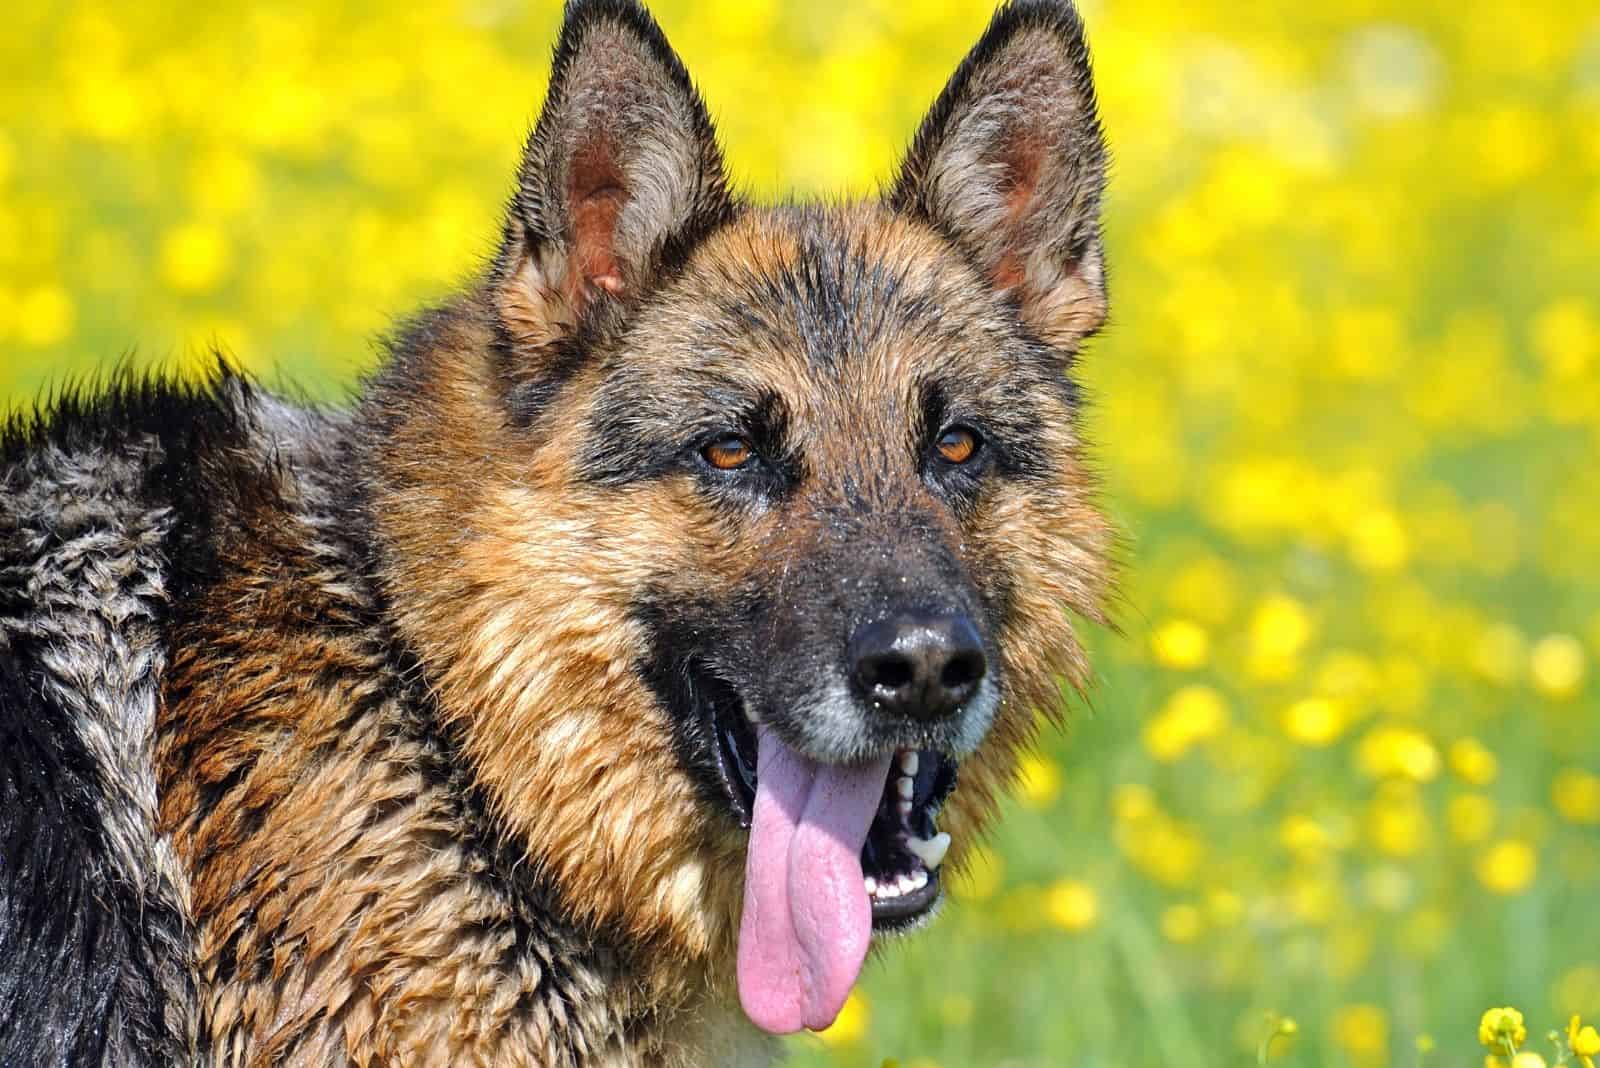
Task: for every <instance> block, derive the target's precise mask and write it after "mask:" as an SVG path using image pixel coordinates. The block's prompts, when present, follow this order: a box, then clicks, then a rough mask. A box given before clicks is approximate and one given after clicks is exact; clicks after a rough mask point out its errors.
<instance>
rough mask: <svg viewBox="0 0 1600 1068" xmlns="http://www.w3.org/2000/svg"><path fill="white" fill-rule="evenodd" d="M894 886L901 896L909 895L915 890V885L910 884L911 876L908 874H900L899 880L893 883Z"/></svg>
mask: <svg viewBox="0 0 1600 1068" xmlns="http://www.w3.org/2000/svg"><path fill="white" fill-rule="evenodd" d="M894 886H895V889H896V890H899V891H900V892H901V893H902V894H909V893H911V891H913V890H915V889H916V885H915V884H914V883H912V881H911V876H910V875H908V874H901V876H900V878H898V879H896V880H895V881H894Z"/></svg>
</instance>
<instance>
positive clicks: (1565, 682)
mask: <svg viewBox="0 0 1600 1068" xmlns="http://www.w3.org/2000/svg"><path fill="white" fill-rule="evenodd" d="M1584 670H1585V667H1584V655H1583V645H1582V644H1581V643H1580V642H1579V641H1578V639H1576V638H1574V637H1573V636H1572V635H1570V634H1552V635H1550V636H1548V637H1545V638H1540V639H1539V641H1538V643H1537V644H1535V645H1534V647H1533V652H1532V653H1531V654H1530V655H1529V657H1528V671H1529V674H1531V675H1532V676H1533V687H1534V689H1536V690H1538V691H1539V692H1540V693H1541V694H1543V695H1544V696H1546V697H1549V698H1551V699H1552V700H1557V701H1565V700H1567V699H1569V698H1571V697H1574V696H1576V695H1577V693H1578V691H1579V690H1581V689H1582V688H1583V676H1584Z"/></svg>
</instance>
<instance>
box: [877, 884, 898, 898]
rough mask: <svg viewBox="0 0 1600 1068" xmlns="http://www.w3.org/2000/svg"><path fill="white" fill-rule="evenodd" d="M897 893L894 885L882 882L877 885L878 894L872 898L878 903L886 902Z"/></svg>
mask: <svg viewBox="0 0 1600 1068" xmlns="http://www.w3.org/2000/svg"><path fill="white" fill-rule="evenodd" d="M898 893H899V891H897V890H896V889H895V886H894V883H889V882H884V883H879V884H878V892H877V893H875V894H873V895H872V896H873V897H875V898H877V899H878V900H879V901H887V900H889V899H890V898H891V897H895V896H897V894H898Z"/></svg>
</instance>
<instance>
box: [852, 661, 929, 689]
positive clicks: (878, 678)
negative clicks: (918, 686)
mask: <svg viewBox="0 0 1600 1068" xmlns="http://www.w3.org/2000/svg"><path fill="white" fill-rule="evenodd" d="M861 668H862V670H861V681H862V682H863V683H865V684H866V685H867V686H868V687H869V688H871V689H884V690H898V689H900V688H901V687H902V686H906V685H908V684H909V683H910V682H911V681H912V679H913V678H914V677H915V676H916V668H915V666H914V665H913V664H912V663H911V661H910V660H908V659H906V658H905V657H903V656H900V655H899V654H897V653H888V654H885V655H883V656H876V657H868V658H866V659H865V660H863V662H862V665H861Z"/></svg>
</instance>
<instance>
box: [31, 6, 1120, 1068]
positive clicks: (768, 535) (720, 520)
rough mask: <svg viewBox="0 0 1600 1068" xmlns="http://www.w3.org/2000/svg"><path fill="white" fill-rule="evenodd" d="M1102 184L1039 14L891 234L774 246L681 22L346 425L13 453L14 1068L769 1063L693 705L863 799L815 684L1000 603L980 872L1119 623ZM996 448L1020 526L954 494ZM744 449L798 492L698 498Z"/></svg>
mask: <svg viewBox="0 0 1600 1068" xmlns="http://www.w3.org/2000/svg"><path fill="white" fill-rule="evenodd" d="M997 64H999V65H997ZM997 72H1000V73H997ZM1006 72H1008V73H1006ZM1041 96H1043V97H1046V98H1048V100H1046V102H1045V105H1043V106H1030V105H1029V101H1034V102H1035V103H1037V102H1038V100H1039V98H1040V97H1041ZM1051 101H1054V102H1056V103H1057V104H1058V105H1059V106H1054V107H1052V106H1049V104H1050V102H1051ZM1036 114H1042V115H1044V116H1045V120H1044V121H1036V120H1034V119H1032V118H1030V116H1033V115H1036ZM1103 168H1104V150H1103V148H1102V147H1101V144H1100V134H1099V129H1098V126H1097V124H1096V122H1095V119H1094V100H1093V91H1092V86H1091V85H1090V83H1089V80H1088V67H1087V55H1086V52H1085V51H1084V50H1083V43H1082V30H1081V26H1080V25H1079V24H1078V22H1077V18H1076V15H1075V14H1073V13H1072V12H1071V10H1070V8H1067V7H1066V6H1064V5H1061V4H1056V3H1045V2H1032V3H1023V4H1017V5H1014V6H1011V7H1008V8H1006V9H1004V10H1003V11H1002V12H1001V13H1000V14H999V15H997V17H996V19H995V21H994V23H993V24H992V25H991V27H990V30H989V32H988V33H987V34H986V35H985V38H984V40H983V42H982V43H980V45H979V47H978V48H977V49H976V50H975V51H974V53H973V55H972V56H971V57H969V58H968V60H967V62H966V63H965V64H964V65H963V67H962V69H961V71H959V72H958V73H957V75H956V77H955V78H954V79H953V80H952V82H951V85H950V87H949V88H948V89H947V90H946V93H945V94H944V96H942V97H941V99H940V101H939V103H938V104H936V106H935V108H934V110H933V112H932V113H931V114H930V116H929V119H928V121H927V123H926V124H925V125H924V128H923V130H922V131H921V133H920V134H919V135H918V137H917V139H916V142H915V144H914V146H913V148H912V150H911V153H910V155H909V156H908V160H907V163H906V166H905V168H904V169H903V171H902V175H901V177H900V179H899V180H898V181H897V183H896V184H895V186H894V187H893V188H892V189H891V190H890V192H889V194H888V195H887V196H886V197H885V198H884V200H883V201H882V202H864V203H859V204H853V205H840V206H835V207H808V206H795V207H784V208H775V209H773V208H758V207H753V206H751V205H748V204H745V203H743V202H742V201H739V200H738V199H737V198H735V197H734V196H732V195H731V194H730V193H729V191H728V188H727V185H726V181H725V179H724V177H723V173H722V165H721V156H720V153H719V152H718V151H717V149H716V145H715V140H714V138H713V136H712V133H711V129H710V123H709V120H707V119H706V118H705V111H704V107H703V105H702V104H701V103H700V101H699V98H698V97H697V96H696V95H695V94H694V91H693V89H692V87H691V86H690V84H689V81H688V76H687V74H686V73H685V72H684V71H683V69H682V66H681V64H679V63H678V61H677V59H676V57H675V56H674V55H673V54H672V53H671V51H670V49H669V48H668V47H667V46H666V43H665V40H664V39H663V38H662V37H661V35H660V31H659V30H658V29H657V28H656V27H655V25H654V23H653V22H652V21H650V19H649V17H648V16H647V15H645V14H644V13H643V11H642V10H641V9H639V8H637V7H635V6H633V5H632V4H631V3H627V2H624V0H596V2H588V3H575V4H573V5H571V6H570V7H569V11H568V18H567V25H566V28H565V29H564V32H563V35H562V41H561V44H560V45H559V46H558V49H557V53H556V59H555V67H554V73H553V76H552V90H551V94H550V99H549V100H548V101H547V103H546V106H545V110H544V113H543V115H542V117H541V120H540V123H539V125H538V127H537V128H536V130H535V133H534V136H533V138H532V139H531V140H530V143H529V146H528V149H527V152H526V155H525V160H524V164H523V168H522V172H521V175H520V177H519V180H518V184H517V187H516V191H515V194H514V196H513V199H512V204H511V207H510V210H509V212H508V215H507V223H506V232H505V239H504V243H503V246H502V249H501V252H500V254H499V256H498V257H497V258H496V260H495V262H494V264H493V265H492V266H491V267H490V269H489V270H487V271H486V272H485V275H484V277H483V278H482V279H481V280H479V281H478V282H476V283H474V284H473V285H471V286H469V287H468V288H467V290H466V291H465V292H464V293H463V294H462V295H461V296H460V297H458V298H457V299H455V300H453V301H451V302H449V303H447V304H445V305H443V306H441V307H439V308H436V309H433V310H431V311H428V312H425V313H423V314H422V315H420V316H418V317H417V318H416V319H414V320H413V321H411V322H410V323H409V324H406V325H405V326H404V327H402V328H401V329H400V330H399V331H398V332H397V334H396V335H395V337H394V338H393V340H392V344H391V348H392V355H391V358H390V360H389V361H388V363H387V364H386V366H385V367H384V368H383V369H382V370H381V371H380V372H379V373H378V374H377V375H376V376H375V377H374V379H373V380H372V381H371V382H370V383H369V384H368V385H367V387H366V389H365V391H364V393H363V395H362V397H361V399H360V400H359V402H358V403H357V404H356V405H355V407H354V408H353V409H352V410H350V411H343V412H341V411H320V410H317V409H314V408H311V407H306V406H299V405H294V404H290V403H287V402H285V401H282V400H279V399H276V398H273V397H271V396H268V395H267V394H265V393H263V392H260V391H259V390H257V389H256V388H255V387H253V386H252V385H251V384H249V383H248V382H247V381H245V380H243V379H241V378H239V377H238V376H236V375H234V374H232V373H231V372H228V371H227V370H226V369H223V370H219V372H218V373H217V375H216V376H215V377H214V379H213V380H212V381H211V382H209V383H208V384H206V385H205V386H203V387H195V388H189V387H183V386H178V385H174V384H171V383H165V382H147V381H141V380H137V379H135V378H133V377H132V376H130V375H127V374H122V375H120V376H118V377H117V378H116V379H115V380H114V381H113V382H111V383H109V384H108V386H107V388H105V389H103V390H85V391H83V392H80V393H72V394H69V395H66V396H63V397H60V398H57V399H56V401H55V402H54V403H53V404H52V405H50V406H48V408H47V409H46V410H45V411H44V412H43V414H41V415H39V416H37V417H35V418H30V419H23V420H17V421H15V422H13V424H12V425H11V426H10V427H9V429H7V430H6V431H5V434H4V437H3V441H0V1063H6V1064H10V1063H19V1064H21V1063H26V1064H48V1063H62V1064H65V1063H71V1064H101V1063H103V1064H144V1063H148V1064H167V1063H208V1064H210V1063H216V1064H223V1063H228V1064H258V1063H259V1064H265V1063H278V1062H282V1063H294V1064H333V1063H352V1064H387V1063H419V1064H420V1063H451V1064H456V1063H462V1064H466V1063H481V1064H526V1065H546V1066H566V1065H570V1066H577V1065H591V1064H608V1065H610V1064H615V1065H663V1066H665V1065H680V1064H681V1065H689V1064H713V1063H715V1064H738V1063H752V1064H753V1063H764V1062H765V1061H766V1060H767V1059H768V1058H769V1057H770V1056H771V1055H772V1053H773V1051H774V1048H775V1047H774V1046H773V1044H772V1042H771V1040H769V1039H767V1038H765V1037H764V1036H761V1035H759V1034H758V1033H756V1032H755V1031H754V1029H753V1028H751V1026H750V1025H749V1024H748V1022H746V1021H745V1020H744V1018H743V1016H742V1014H741V1013H740V1012H739V1009H738V1006H737V1000H736V996H735V993H734V990H733V985H732V971H733V969H732V959H733V953H734V949H735V937H736V934H737V925H738V920H739V908H740V899H741V897H740V895H741V886H742V880H743V864H744V843H743V836H742V833H741V832H740V831H739V829H738V827H737V825H736V823H735V822H734V821H732V820H731V819H730V818H729V816H728V813H727V810H726V803H725V799H724V798H722V797H721V796H720V794H719V793H718V791H717V788H716V786H715V783H714V782H713V781H712V779H711V777H710V776H709V774H708V772H707V769H706V768H705V766H704V760H703V756H704V752H705V739H704V738H702V737H699V736H698V735H697V731H698V730H699V727H698V726H697V725H696V724H695V723H694V722H692V721H690V720H688V719H686V718H685V717H684V716H683V715H682V714H681V709H680V708H679V707H678V704H677V702H676V701H675V699H674V698H673V696H672V695H673V694H674V693H676V692H677V688H678V687H679V685H680V683H681V672H682V669H683V668H684V664H685V662H686V660H687V658H690V657H702V658H708V659H709V660H711V661H713V662H715V663H717V664H718V665H730V666H728V667H727V669H726V670H728V671H729V672H732V673H736V674H737V673H738V672H741V671H742V672H745V674H746V675H747V676H748V677H747V678H746V677H744V676H741V685H746V686H748V687H749V692H750V693H751V694H756V695H760V699H761V700H763V701H766V702H769V703H770V704H771V708H770V709H766V710H765V714H767V715H768V716H770V717H771V718H772V720H773V721H774V722H778V723H781V724H782V725H783V728H784V729H785V730H788V731H791V732H793V734H794V735H795V736H796V737H802V738H804V739H806V741H807V744H808V745H811V746H812V747H813V748H814V749H816V750H819V751H825V752H829V753H834V754H836V755H838V757H839V758H840V759H846V758H849V757H851V756H853V755H857V754H858V753H859V752H862V751H864V749H863V747H866V746H870V745H876V744H878V742H877V741H876V740H874V739H873V737H872V736H871V731H872V730H876V729H877V728H875V727H870V726H869V728H868V729H867V730H866V733H862V732H861V731H857V730H851V729H847V728H848V723H847V722H846V720H844V719H839V718H838V717H836V716H835V717H833V718H830V716H832V715H833V714H832V713H831V712H829V706H828V700H830V698H828V696H827V695H826V694H821V693H818V692H813V690H807V689H804V688H800V689H796V688H795V686H796V683H795V682H794V680H796V679H800V680H804V679H807V678H819V677H822V675H823V674H825V672H826V670H827V668H828V665H827V664H826V663H824V662H823V661H822V660H821V659H819V658H822V657H825V656H827V655H831V654H830V653H829V650H830V649H832V647H833V644H835V643H834V642H833V639H832V637H831V632H830V627H833V628H836V627H837V625H838V620H839V618H841V617H849V618H856V617H857V616H859V615H860V614H861V613H863V612H870V611H874V610H876V608H875V606H877V605H880V604H885V603H888V599H892V597H894V596H896V595H895V594H893V593H892V592H891V591H892V588H893V587H895V585H896V583H897V582H898V583H902V584H903V583H905V582H907V581H911V582H913V583H914V584H916V585H917V586H918V587H919V588H924V589H928V590H932V591H936V592H935V593H934V594H930V596H935V597H938V598H946V599H949V600H950V602H951V603H959V605H960V606H961V607H962V608H963V609H964V610H970V611H971V612H973V613H974V614H975V615H976V616H979V617H981V619H982V621H983V623H984V629H985V632H986V634H987V635H988V641H989V643H990V645H991V647H992V650H993V652H994V653H995V654H996V659H997V661H998V664H997V669H996V674H997V676H998V678H999V679H1000V680H1002V683H1003V696H1002V698H1001V699H1000V701H999V704H998V706H997V708H995V710H994V712H993V717H992V724H983V725H987V726H988V730H987V732H986V733H983V732H982V731H981V730H979V729H977V728H975V729H974V730H975V733H973V734H972V737H971V738H970V739H968V741H969V742H970V743H971V746H972V747H975V751H974V752H973V753H972V755H971V756H970V757H969V758H968V759H966V760H965V761H964V762H963V764H962V768H961V778H960V785H959V787H958V789H957V791H956V792H955V794H954V795H953V796H952V798H951V799H950V801H949V803H948V805H947V806H946V809H945V811H944V813H943V814H942V815H941V817H940V823H941V826H943V827H945V828H946V829H948V830H951V831H952V832H953V834H954V837H955V841H956V843H957V846H956V852H955V853H954V854H953V857H952V860H951V862H950V863H951V864H953V865H959V863H960V862H961V858H962V850H964V849H965V848H966V847H967V846H969V845H970V844H971V843H972V842H973V841H975V840H976V839H977V838H978V837H979V836H980V834H981V828H982V826H983V824H984V823H985V821H986V820H987V819H988V818H989V816H990V815H991V813H992V810H993V805H994V802H995V799H996V798H997V797H998V795H999V794H1000V792H1001V791H1002V790H1003V789H1004V788H1005V786H1006V784H1007V781H1008V779H1009V777H1010V775H1011V774H1012V770H1013V767H1014V763H1015V758H1016V754H1017V753H1018V752H1019V750H1020V749H1021V747H1023V746H1024V745H1025V744H1026V743H1027V741H1028V739H1029V738H1030V736H1031V734H1032V732H1033V730H1034V725H1035V715H1036V713H1038V712H1043V713H1044V714H1046V715H1048V716H1054V715H1057V714H1058V710H1059V708H1060V704H1061V702H1060V699H1059V692H1058V686H1059V685H1060V681H1061V680H1063V679H1064V680H1066V681H1067V682H1069V683H1071V684H1072V685H1075V686H1080V687H1081V686H1082V685H1084V684H1085V683H1086V682H1087V679H1088V668H1087V665H1086V663H1085V659H1084V654H1083V649H1082V646H1081V644H1080V642H1079V640H1078V638H1077V636H1076V633H1075V629H1074V626H1075V624H1074V622H1073V617H1075V616H1076V617H1081V618H1087V619H1091V620H1100V619H1103V618H1104V614H1105V606H1106V603H1107V598H1108V596H1109V587H1110V581H1111V576H1110V564H1109V557H1110V544H1111V540H1112V539H1111V533H1110V530H1109V528H1108V526H1107V524H1106V523H1105V521H1104V520H1103V519H1102V518H1101V516H1100V514H1099V513H1098V511H1097V510H1096V509H1095V506H1094V503H1093V492H1094V487H1093V480H1092V479H1091V478H1090V476H1089V475H1088V473H1087V471H1086V468H1085V465H1084V461H1083V459H1082V444H1081V442H1080V440H1079V437H1078V429H1077V427H1078V421H1079V412H1078V407H1079V399H1078V396H1077V393H1076V390H1075V388H1074V387H1073V385H1072V380H1071V377H1070V371H1071V363H1072V359H1073V356H1074V354H1075V353H1076V351H1077V349H1078V347H1079V345H1080V344H1081V343H1082V341H1083V339H1084V338H1085V337H1086V336H1087V335H1088V334H1090V333H1092V332H1093V331H1094V329H1096V328H1097V327H1098V325H1099V323H1100V322H1101V320H1102V319H1103V317H1104V307H1105V292H1104V279H1103V268H1102V266H1101V260H1102V254H1101V251H1100V243H1099V229H1098V227H1099V221H1098V198H1099V190H1100V185H1101V183H1102V182H1103ZM730 413H732V414H730ZM952 413H954V414H956V415H960V414H961V413H968V416H967V417H969V418H972V419H981V421H982V423H983V426H984V429H985V431H986V434H987V436H988V439H989V441H990V443H991V447H992V448H993V449H994V455H993V465H994V466H993V469H992V471H991V472H990V474H989V475H988V476H986V477H985V479H984V480H982V481H981V482H980V481H976V480H974V481H972V482H971V483H970V484H967V483H959V484H958V483H957V482H951V481H938V480H937V479H935V478H934V477H933V476H931V475H929V474H928V473H927V472H926V471H925V470H924V468H923V467H921V466H919V465H920V464H921V460H920V459H919V457H920V456H921V455H922V452H923V450H924V445H925V441H926V438H927V436H928V435H929V434H930V433H934V432H936V431H937V429H938V428H937V426H936V425H934V424H937V423H939V422H940V421H941V420H944V419H946V418H949V417H951V415H952ZM730 418H736V419H738V420H741V421H742V423H741V426H743V427H744V428H745V429H747V430H748V432H749V433H750V434H751V435H752V436H753V437H755V438H758V439H760V442H761V444H762V447H763V448H764V449H765V450H767V451H769V452H770V454H771V464H770V468H771V470H770V473H769V474H768V475H763V476H762V477H763V478H765V479H766V481H765V482H740V483H732V482H727V483H720V482H709V481H708V480H707V479H706V477H705V476H704V473H703V472H696V471H694V470H693V469H692V468H691V467H685V466H684V464H685V461H684V457H685V456H686V455H692V454H693V448H692V445H693V442H694V441H695V440H697V439H696V435H697V434H702V433H705V432H707V431H708V430H714V429H716V427H717V426H718V425H719V420H721V421H725V420H727V419H730ZM939 477H940V478H943V477H944V476H939ZM850 591H856V592H850ZM861 591H865V592H861ZM863 598H865V599H866V600H862V599H863ZM941 603H943V602H941ZM769 661H770V662H775V663H778V664H780V665H781V666H782V668H783V670H782V671H774V672H767V673H765V674H764V673H763V672H762V671H761V670H758V669H757V668H756V667H752V666H749V665H757V664H761V663H766V662H769ZM739 665H746V666H744V667H740V666H739ZM813 689H814V688H813ZM983 725H980V727H981V726H983Z"/></svg>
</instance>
